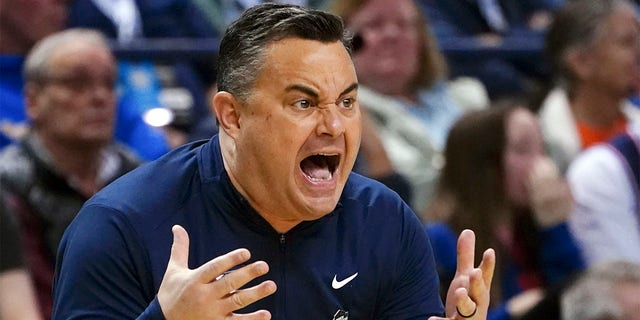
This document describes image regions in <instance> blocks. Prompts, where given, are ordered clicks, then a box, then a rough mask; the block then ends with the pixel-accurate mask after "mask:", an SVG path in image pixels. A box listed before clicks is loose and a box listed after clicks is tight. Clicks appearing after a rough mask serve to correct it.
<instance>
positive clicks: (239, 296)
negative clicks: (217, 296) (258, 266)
mask: <svg viewBox="0 0 640 320" xmlns="http://www.w3.org/2000/svg"><path fill="white" fill-rule="evenodd" d="M274 292H276V283H275V282H273V281H270V280H269V281H264V282H262V283H260V284H259V285H257V286H254V287H251V288H247V289H242V290H236V291H234V292H233V293H230V294H229V295H228V296H227V298H226V300H227V303H228V304H229V305H228V308H229V309H231V310H238V309H242V308H244V307H246V306H248V305H250V304H252V303H254V302H256V301H258V300H260V299H262V298H264V297H266V296H269V295H271V294H273V293H274Z"/></svg>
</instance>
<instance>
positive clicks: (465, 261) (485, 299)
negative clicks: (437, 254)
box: [429, 230, 496, 320]
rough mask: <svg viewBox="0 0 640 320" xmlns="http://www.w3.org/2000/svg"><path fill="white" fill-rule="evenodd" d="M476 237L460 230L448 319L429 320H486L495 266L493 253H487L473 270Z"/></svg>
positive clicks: (447, 311)
mask: <svg viewBox="0 0 640 320" xmlns="http://www.w3.org/2000/svg"><path fill="white" fill-rule="evenodd" d="M475 242H476V238H475V234H474V233H473V231H471V230H463V231H462V232H461V233H460V237H459V238H458V265H457V268H456V274H455V276H454V277H453V280H452V281H451V285H450V286H449V291H448V292H447V301H446V308H445V312H446V315H447V317H448V318H440V317H431V318H429V320H445V319H473V320H484V319H487V313H488V311H489V293H490V289H491V280H492V279H493V271H494V268H495V265H496V256H495V252H494V251H493V249H487V250H486V251H485V252H484V254H483V256H482V262H480V266H478V268H474V266H473V263H474V256H475V254H474V252H475Z"/></svg>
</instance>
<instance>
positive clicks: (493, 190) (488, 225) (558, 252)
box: [426, 102, 584, 319]
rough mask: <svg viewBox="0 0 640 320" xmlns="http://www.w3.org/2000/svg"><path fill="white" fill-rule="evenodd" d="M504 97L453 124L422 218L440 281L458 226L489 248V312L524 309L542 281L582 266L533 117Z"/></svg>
mask: <svg viewBox="0 0 640 320" xmlns="http://www.w3.org/2000/svg"><path fill="white" fill-rule="evenodd" d="M505 104H507V105H506V106H495V107H493V108H490V109H488V110H483V111H478V112H473V113H470V114H467V115H465V116H463V117H462V118H461V119H460V120H459V121H458V122H456V124H454V126H453V127H452V129H451V131H450V133H449V138H448V140H447V145H446V149H445V166H444V168H443V171H442V173H441V176H440V180H439V184H438V188H437V190H436V195H435V198H434V201H433V202H432V203H431V205H430V208H429V210H428V211H427V218H426V219H427V220H429V221H432V222H431V223H429V224H428V225H427V232H428V233H429V236H430V238H431V240H432V244H433V247H434V254H435V257H436V262H437V265H438V268H439V271H440V272H439V274H440V277H441V282H442V283H447V281H446V279H447V278H450V277H452V276H453V274H454V273H455V259H451V257H453V258H455V252H456V247H455V234H456V233H457V232H459V230H462V229H465V228H473V229H474V230H475V231H476V235H477V243H478V245H479V247H484V246H487V245H490V246H492V247H493V248H496V250H497V256H498V263H497V265H496V273H495V276H494V281H493V288H492V290H491V293H492V297H491V302H492V305H493V308H492V310H491V312H490V314H489V319H509V318H511V317H517V316H520V315H522V314H524V313H526V312H527V311H528V310H529V309H530V308H531V307H533V306H534V305H536V304H537V303H538V301H540V299H542V298H543V297H544V290H545V288H548V287H550V286H553V285H555V284H557V283H560V282H562V281H563V280H564V279H566V278H567V277H568V276H569V275H571V274H573V273H574V272H576V271H579V270H581V269H582V268H583V267H584V262H583V258H582V254H581V252H580V250H579V248H578V247H577V245H576V244H575V241H574V240H573V237H572V235H571V234H570V233H569V229H568V228H567V223H566V220H567V218H568V215H569V214H570V213H571V210H572V206H573V200H572V196H571V192H570V190H569V188H568V186H567V184H566V182H565V181H564V180H563V179H562V177H561V176H560V174H559V172H558V170H557V168H556V167H555V166H554V164H553V162H552V161H551V160H550V159H549V158H548V157H547V156H546V155H545V152H544V148H543V142H542V136H541V133H540V129H539V127H538V123H537V120H536V118H535V116H534V114H533V113H532V112H531V111H529V110H528V109H527V108H524V107H522V106H520V105H519V104H517V103H513V102H510V103H505ZM451 237H453V238H451ZM451 241H453V242H451Z"/></svg>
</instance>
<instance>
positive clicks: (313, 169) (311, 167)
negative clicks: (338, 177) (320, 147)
mask: <svg viewBox="0 0 640 320" xmlns="http://www.w3.org/2000/svg"><path fill="white" fill-rule="evenodd" d="M300 167H301V168H302V171H303V172H304V173H305V174H306V175H307V176H308V177H309V178H311V180H318V181H320V180H329V179H331V171H329V165H327V162H326V160H325V159H323V157H319V156H315V157H309V158H307V159H304V160H303V161H302V163H301V164H300Z"/></svg>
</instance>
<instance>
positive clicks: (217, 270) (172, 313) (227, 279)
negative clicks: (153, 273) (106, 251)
mask: <svg viewBox="0 0 640 320" xmlns="http://www.w3.org/2000/svg"><path fill="white" fill-rule="evenodd" d="M172 231H173V246H172V247H171V256H170V257H169V263H168V265H167V271H166V273H165V275H164V278H163V279H162V283H161V284H160V289H159V291H158V303H159V304H160V307H161V309H162V313H163V314H164V316H165V318H166V319H167V320H174V319H181V320H188V319H256V320H257V319H271V314H270V313H269V312H268V311H266V310H259V311H256V312H253V313H251V314H235V313H233V312H234V311H236V310H238V309H241V308H244V307H246V306H248V305H250V304H252V303H254V302H256V301H258V300H260V299H262V298H264V297H266V296H268V295H270V294H272V293H274V292H275V291H276V284H275V283H274V282H273V281H270V280H267V281H263V282H262V283H260V284H259V285H257V286H254V287H250V288H245V289H240V288H241V287H242V286H243V285H245V284H246V283H248V282H249V281H251V280H253V279H255V278H257V277H259V276H262V275H264V274H266V273H267V272H268V271H269V266H268V265H267V264H266V263H265V262H264V261H257V262H253V263H251V264H248V265H246V266H243V267H241V268H238V269H235V270H233V271H231V272H229V270H230V269H231V268H233V267H235V266H238V265H240V264H243V263H245V262H246V261H248V260H249V258H250V253H249V251H248V250H246V249H237V250H234V251H231V252H229V253H227V254H225V255H222V256H219V257H217V258H214V259H213V260H210V261H209V262H207V263H205V264H203V265H202V266H200V267H198V268H196V269H193V270H191V269H189V267H188V261H189V235H188V234H187V232H186V230H185V229H184V228H182V227H181V226H177V225H176V226H174V227H173V228H172Z"/></svg>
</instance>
